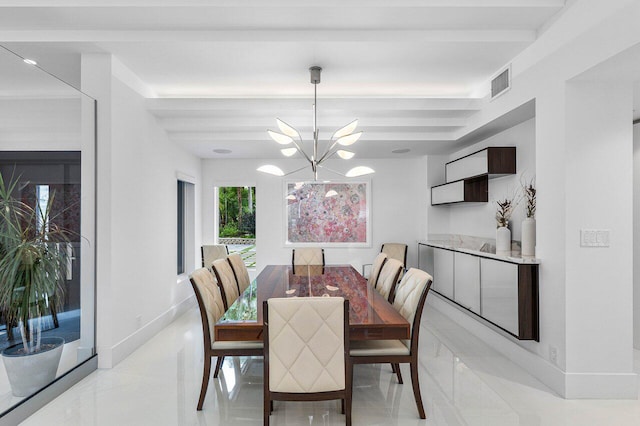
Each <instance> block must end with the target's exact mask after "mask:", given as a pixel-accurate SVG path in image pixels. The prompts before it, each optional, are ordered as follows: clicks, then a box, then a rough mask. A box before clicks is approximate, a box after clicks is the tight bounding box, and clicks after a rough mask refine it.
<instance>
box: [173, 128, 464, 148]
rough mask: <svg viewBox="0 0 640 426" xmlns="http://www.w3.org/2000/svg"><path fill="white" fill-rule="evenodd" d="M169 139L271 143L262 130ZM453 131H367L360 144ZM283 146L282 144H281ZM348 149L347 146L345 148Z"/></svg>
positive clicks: (445, 137)
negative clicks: (400, 132)
mask: <svg viewBox="0 0 640 426" xmlns="http://www.w3.org/2000/svg"><path fill="white" fill-rule="evenodd" d="M167 134H168V136H169V139H171V140H172V141H173V142H177V143H184V142H202V143H209V142H254V141H263V142H264V143H273V144H274V145H275V144H276V143H275V142H273V141H271V139H270V138H269V137H268V136H267V134H266V132H264V131H257V132H255V131H254V132H248V131H243V132H167ZM455 136H456V134H455V132H409V133H405V132H403V133H402V134H399V133H398V132H369V133H367V134H366V138H365V137H364V136H363V137H362V139H361V141H362V142H358V143H359V144H360V145H362V144H363V143H366V141H393V142H397V141H398V139H401V140H404V141H432V140H438V141H453V140H456V138H455ZM282 147H283V148H284V146H282ZM347 149H348V148H347Z"/></svg>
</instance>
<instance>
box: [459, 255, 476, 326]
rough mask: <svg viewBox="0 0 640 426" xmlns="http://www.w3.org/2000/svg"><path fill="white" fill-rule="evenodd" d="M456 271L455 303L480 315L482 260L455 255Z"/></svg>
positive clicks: (469, 256)
mask: <svg viewBox="0 0 640 426" xmlns="http://www.w3.org/2000/svg"><path fill="white" fill-rule="evenodd" d="M454 271H455V272H454V275H453V277H454V282H455V301H456V302H457V303H459V304H460V305H462V306H464V307H465V308H467V309H470V310H471V311H473V312H475V313H477V314H480V258H479V257H477V256H471V255H469V254H464V253H455V256H454Z"/></svg>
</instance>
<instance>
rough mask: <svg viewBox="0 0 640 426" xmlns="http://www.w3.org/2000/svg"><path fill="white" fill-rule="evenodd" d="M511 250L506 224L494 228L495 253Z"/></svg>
mask: <svg viewBox="0 0 640 426" xmlns="http://www.w3.org/2000/svg"><path fill="white" fill-rule="evenodd" d="M507 252H511V230H510V229H509V228H508V227H506V226H500V227H498V229H496V253H507Z"/></svg>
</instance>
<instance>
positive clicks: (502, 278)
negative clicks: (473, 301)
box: [480, 259, 518, 336]
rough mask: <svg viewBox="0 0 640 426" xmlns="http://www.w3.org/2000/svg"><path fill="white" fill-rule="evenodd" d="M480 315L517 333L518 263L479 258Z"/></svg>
mask: <svg viewBox="0 0 640 426" xmlns="http://www.w3.org/2000/svg"><path fill="white" fill-rule="evenodd" d="M480 277H481V280H480V294H481V303H482V311H481V315H482V316H483V317H485V318H486V319H488V320H489V321H491V322H493V323H494V324H496V325H499V326H500V327H502V328H504V329H505V330H507V331H509V332H511V333H513V334H515V335H516V336H517V335H518V265H516V264H513V263H506V262H500V261H497V260H491V259H481V260H480Z"/></svg>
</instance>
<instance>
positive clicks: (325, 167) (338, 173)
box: [318, 165, 347, 177]
mask: <svg viewBox="0 0 640 426" xmlns="http://www.w3.org/2000/svg"><path fill="white" fill-rule="evenodd" d="M318 167H321V168H323V169H326V170H328V171H330V172H331V173H335V174H337V175H340V176H342V177H347V176H346V175H345V174H344V173H340V172H339V171H337V170H333V169H330V168H329V167H327V166H321V165H318Z"/></svg>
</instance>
